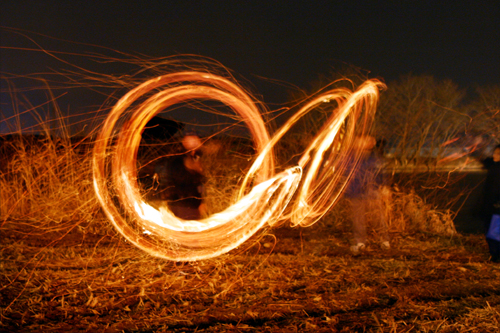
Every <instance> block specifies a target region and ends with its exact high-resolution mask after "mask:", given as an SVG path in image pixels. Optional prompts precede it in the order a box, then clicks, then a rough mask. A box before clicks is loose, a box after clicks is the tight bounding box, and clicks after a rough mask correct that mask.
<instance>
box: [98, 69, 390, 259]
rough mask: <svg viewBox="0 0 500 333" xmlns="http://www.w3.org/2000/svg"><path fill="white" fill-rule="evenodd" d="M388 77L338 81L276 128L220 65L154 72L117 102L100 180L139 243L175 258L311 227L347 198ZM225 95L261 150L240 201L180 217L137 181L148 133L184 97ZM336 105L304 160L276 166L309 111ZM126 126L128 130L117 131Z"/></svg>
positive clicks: (111, 209) (101, 191)
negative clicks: (286, 227)
mask: <svg viewBox="0 0 500 333" xmlns="http://www.w3.org/2000/svg"><path fill="white" fill-rule="evenodd" d="M382 87H383V84H382V83H380V82H379V81H377V80H368V81H366V82H365V83H364V84H362V85H361V86H360V87H359V88H358V89H357V90H356V91H354V92H353V91H350V90H348V89H344V88H339V89H331V90H329V91H326V92H323V93H321V94H320V95H318V96H315V97H313V98H312V99H311V100H310V101H309V102H308V103H307V104H306V105H305V106H303V107H302V108H301V109H300V110H299V111H298V112H297V113H296V114H295V115H294V116H292V117H291V118H290V119H289V120H288V122H286V123H285V124H284V125H283V126H282V127H281V128H280V129H279V130H278V131H277V132H276V133H275V134H274V136H272V137H271V136H270V135H269V133H268V130H267V128H266V125H265V123H264V121H263V119H262V116H261V113H262V110H260V109H259V107H258V105H260V103H258V101H257V100H256V99H255V98H254V97H253V96H251V95H250V94H249V93H247V92H246V91H245V90H244V89H243V88H242V87H241V86H240V85H238V83H237V82H234V80H230V79H228V78H225V77H223V76H220V75H218V74H213V73H209V72H201V71H181V72H176V73H170V74H166V75H163V76H159V77H156V78H153V79H150V80H148V81H146V82H144V83H142V84H140V85H139V86H137V87H136V88H134V89H132V90H131V91H129V92H128V93H127V94H125V95H124V96H123V97H122V98H121V99H120V100H119V101H118V102H117V103H116V105H115V106H114V107H113V109H112V110H111V112H110V114H109V115H108V117H107V119H106V121H105V122H104V124H103V127H102V130H101V131H100V133H99V136H98V138H97V140H96V143H95V146H94V156H93V173H94V188H95V191H96V194H97V197H98V199H99V201H100V203H101V205H102V207H103V209H104V211H105V213H106V215H107V217H108V218H109V220H110V221H111V223H112V224H113V225H114V227H115V228H116V229H117V230H118V231H119V232H120V233H121V234H122V235H123V236H124V237H125V238H126V239H127V240H128V241H129V242H131V243H132V244H134V245H135V246H137V247H139V248H140V249H142V250H144V251H146V252H148V253H149V254H151V255H154V256H157V257H161V258H165V259H168V260H174V261H193V260H202V259H208V258H212V257H216V256H219V255H221V254H223V253H227V252H229V251H230V250H232V249H234V248H236V247H238V246H239V245H241V244H242V243H243V242H245V241H246V240H248V239H249V238H250V237H251V236H252V235H254V234H255V233H256V232H257V231H258V230H259V229H261V228H263V227H265V226H277V225H280V224H283V223H285V222H287V221H289V222H290V223H291V224H292V226H298V225H300V226H310V225H312V224H314V223H315V222H317V221H318V220H319V219H320V218H321V217H322V216H323V215H324V214H325V213H326V212H327V211H328V210H329V209H330V208H331V207H332V206H333V205H334V204H335V203H336V202H337V200H338V198H339V196H340V194H341V193H342V190H343V189H344V188H345V186H346V184H347V183H348V181H349V178H350V176H351V174H352V173H353V172H354V168H355V165H356V163H357V161H358V160H359V156H357V155H356V153H355V152H356V151H357V150H356V149H354V148H355V144H356V140H354V138H355V137H362V136H363V135H365V134H366V133H367V132H368V130H369V128H370V125H371V122H372V119H373V116H374V114H375V109H376V104H377V102H378V96H379V89H380V88H382ZM194 100H197V101H199V100H206V101H217V102H220V103H222V104H224V105H225V106H227V107H228V108H230V109H231V110H232V111H233V112H234V113H235V114H237V115H239V116H240V117H241V119H242V120H243V121H244V123H245V124H246V125H247V127H248V128H249V130H250V133H251V135H252V139H253V141H254V145H255V148H256V151H257V156H256V159H255V161H254V162H253V164H252V166H251V168H250V170H249V172H248V173H247V175H246V177H245V179H244V181H243V182H242V185H241V187H240V190H239V198H238V201H237V202H235V203H234V204H233V205H231V206H230V207H228V208H227V209H225V210H224V211H222V212H219V213H216V214H213V215H211V216H209V217H207V218H205V219H203V220H199V221H195V220H193V221H186V220H182V219H179V218H177V217H176V216H174V215H173V213H172V212H171V211H169V209H168V208H166V207H161V208H159V209H156V208H154V207H152V206H150V205H149V204H147V203H146V202H145V201H144V199H143V197H142V196H141V194H140V191H139V186H138V183H137V166H136V160H137V153H138V149H139V145H140V141H141V138H142V136H141V133H142V132H143V130H144V128H145V126H146V124H147V123H148V121H149V120H151V119H152V118H153V117H154V116H155V115H156V114H158V113H159V112H161V111H162V110H164V109H166V108H168V107H171V106H173V105H175V104H179V103H185V102H190V101H194ZM318 106H321V107H325V106H328V107H329V108H330V109H329V114H330V115H329V118H328V119H327V121H326V122H325V124H324V125H323V127H322V129H321V130H320V131H319V132H318V133H317V134H316V136H315V138H314V139H313V140H312V142H311V143H310V145H309V147H308V148H307V149H306V150H305V152H304V153H303V155H302V157H301V158H300V160H299V162H298V165H296V166H292V167H290V168H288V169H286V170H284V171H283V172H280V173H278V174H275V172H274V163H275V162H274V155H273V147H274V146H275V145H276V144H277V142H278V141H279V140H280V139H281V138H282V137H283V136H284V135H285V134H286V133H287V131H288V130H289V129H290V128H291V127H292V126H293V125H294V124H295V123H296V122H297V121H298V120H299V119H300V118H301V117H303V116H304V115H305V114H307V113H308V112H310V111H311V110H313V109H315V108H316V107H318ZM117 133H118V134H117Z"/></svg>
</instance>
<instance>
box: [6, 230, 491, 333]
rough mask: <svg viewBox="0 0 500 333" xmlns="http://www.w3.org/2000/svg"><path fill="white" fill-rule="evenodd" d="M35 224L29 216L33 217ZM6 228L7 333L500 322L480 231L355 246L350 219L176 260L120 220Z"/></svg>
mask: <svg viewBox="0 0 500 333" xmlns="http://www.w3.org/2000/svg"><path fill="white" fill-rule="evenodd" d="M24 222H25V223H24ZM24 222H22V221H16V223H13V222H11V223H6V224H5V225H4V226H3V228H2V235H1V237H2V250H1V255H2V256H1V264H0V265H1V266H0V267H1V271H0V272H1V285H2V287H1V291H0V297H1V299H0V306H1V323H0V324H1V326H0V330H1V331H5V332H255V331H259V332H464V331H471V332H498V330H499V327H500V323H499V322H500V265H499V264H494V263H490V262H489V261H488V256H487V248H486V244H485V242H484V239H483V237H482V236H481V235H477V234H463V235H461V234H457V235H456V236H440V235H436V234H429V233H412V234H394V235H392V236H393V237H392V238H393V239H392V248H391V249H390V250H382V249H380V248H379V247H378V246H377V244H376V243H371V244H368V248H367V250H366V251H365V252H364V253H362V254H361V255H359V256H353V255H352V254H351V253H350V252H349V242H348V235H347V234H346V231H345V228H343V227H342V226H337V225H335V223H334V222H333V221H329V222H328V221H320V222H319V223H317V224H316V225H314V226H312V227H310V228H294V229H291V228H285V227H282V228H279V229H275V230H269V231H268V232H267V234H266V235H261V236H260V237H259V238H258V240H257V239H256V240H254V241H253V243H248V244H246V245H245V248H241V249H238V250H236V251H233V252H232V253H230V254H228V255H224V256H222V257H219V258H216V259H213V260H206V261H200V262H188V263H174V262H169V261H165V260H161V259H157V258H153V257H151V256H148V255H147V254H145V253H143V252H142V251H140V250H139V249H136V248H134V247H132V246H131V245H129V244H127V242H125V241H124V240H123V238H122V237H121V236H119V235H116V234H115V233H114V231H113V230H111V229H110V228H97V227H92V225H90V226H83V225H79V226H71V225H70V224H69V226H68V225H66V226H65V227H64V228H59V229H57V228H55V229H54V230H53V231H50V232H45V231H43V232H41V231H36V230H34V229H31V228H30V223H29V221H24Z"/></svg>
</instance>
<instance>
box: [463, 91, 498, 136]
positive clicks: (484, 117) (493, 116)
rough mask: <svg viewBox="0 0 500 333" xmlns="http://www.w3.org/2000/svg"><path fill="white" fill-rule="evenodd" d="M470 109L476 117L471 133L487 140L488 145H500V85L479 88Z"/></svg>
mask: <svg viewBox="0 0 500 333" xmlns="http://www.w3.org/2000/svg"><path fill="white" fill-rule="evenodd" d="M476 92H477V97H476V99H475V100H474V101H472V103H470V105H469V106H468V109H469V110H470V111H469V113H470V114H472V115H473V116H474V119H473V122H472V124H471V127H470V131H471V132H473V133H475V134H476V135H481V136H483V138H486V144H490V143H491V144H498V143H500V85H495V86H485V87H479V88H477V91H476Z"/></svg>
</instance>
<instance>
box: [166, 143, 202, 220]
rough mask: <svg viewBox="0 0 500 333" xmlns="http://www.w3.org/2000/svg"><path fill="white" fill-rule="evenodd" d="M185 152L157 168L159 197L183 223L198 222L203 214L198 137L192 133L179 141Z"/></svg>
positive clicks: (200, 154)
mask: <svg viewBox="0 0 500 333" xmlns="http://www.w3.org/2000/svg"><path fill="white" fill-rule="evenodd" d="M182 146H183V147H184V149H185V150H186V152H185V153H184V154H182V155H177V156H173V157H170V158H169V159H168V160H167V163H159V164H158V165H157V168H156V169H157V171H156V173H157V175H158V181H159V188H158V190H159V197H160V199H162V200H165V201H167V204H168V208H169V209H170V210H171V211H172V213H173V214H174V215H175V216H177V217H179V218H181V219H184V220H199V219H201V218H202V217H203V216H204V215H205V214H206V206H205V204H204V202H203V197H204V182H205V177H204V175H203V168H202V166H201V161H200V159H201V156H202V152H201V150H200V148H201V141H200V138H199V137H198V136H197V135H195V134H189V135H186V136H185V137H184V138H183V139H182Z"/></svg>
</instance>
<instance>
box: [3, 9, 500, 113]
mask: <svg viewBox="0 0 500 333" xmlns="http://www.w3.org/2000/svg"><path fill="white" fill-rule="evenodd" d="M0 13H1V14H0V15H1V25H2V26H3V27H9V28H18V29H24V30H27V31H31V32H35V33H41V34H45V35H48V36H51V37H55V38H59V39H65V40H69V41H74V42H78V43H89V44H96V45H100V46H104V47H108V48H111V49H115V50H119V51H123V52H127V53H141V54H145V55H149V56H158V57H164V56H170V55H174V54H188V53H189V54H199V55H203V56H207V57H211V58H213V59H215V60H218V61H220V62H221V63H222V64H223V65H225V66H227V67H228V68H230V69H232V70H234V71H235V72H237V73H239V74H241V75H242V76H244V77H245V78H247V79H248V80H249V81H250V82H252V83H253V84H254V85H255V87H256V88H257V90H258V93H260V94H261V95H262V96H263V98H264V100H265V101H266V102H284V100H283V96H284V95H283V94H281V95H280V93H282V92H280V91H279V90H280V89H284V88H283V87H278V86H272V85H270V84H269V82H267V83H263V82H264V80H262V79H261V78H262V77H265V78H268V79H271V80H277V81H284V82H287V83H289V84H291V85H295V86H298V87H300V88H304V89H308V88H309V87H310V85H311V84H312V82H314V81H315V80H316V79H317V78H318V77H319V76H321V75H324V74H327V73H328V72H329V71H331V70H332V69H333V70H335V69H339V68H340V67H342V65H343V64H350V65H353V66H356V67H357V68H360V69H362V70H364V71H366V72H369V73H370V74H369V76H370V77H378V78H382V79H384V80H385V81H387V82H390V81H391V80H394V79H396V78H398V77H399V76H400V75H403V74H408V73H413V74H430V75H433V76H435V77H437V78H449V79H452V80H454V81H455V82H457V83H458V84H459V85H461V86H463V87H467V86H473V85H475V84H480V85H484V84H498V82H499V79H500V1H459V0H456V1H438V0H435V1H423V0H422V1H333V0H330V1H312V0H309V1H292V0H290V1H273V0H268V1H260V0H249V1H235V0H233V1H215V0H209V1H194V0H191V1H190V0H179V1H173V0H170V1H167V0H165V1H144V0H143V1H125V0H123V1H76V0H71V1H68V0H66V1H58V0H44V1H39V0H35V1H26V0H1V10H0ZM1 36H2V40H1V45H2V47H3V48H2V49H1V60H2V63H1V71H2V72H3V73H23V72H29V71H33V72H36V71H45V70H47V67H48V66H53V64H52V63H51V64H50V65H48V62H47V59H46V58H47V57H44V56H43V55H40V54H36V53H34V52H32V51H21V50H12V49H6V48H5V47H21V46H28V45H30V46H32V45H33V44H31V42H29V41H27V40H26V39H25V38H24V37H22V36H20V35H17V34H15V33H13V32H12V30H10V29H3V30H2V35H1ZM29 36H30V37H32V38H34V39H35V41H37V42H39V43H40V44H41V45H42V47H44V48H47V49H51V50H58V51H65V52H72V51H74V49H73V48H75V49H76V48H78V51H81V50H82V49H84V47H83V48H82V46H81V45H80V46H75V45H74V44H71V43H63V42H55V41H49V40H47V39H45V38H42V37H37V36H36V35H33V34H29ZM2 104H3V102H2Z"/></svg>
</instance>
